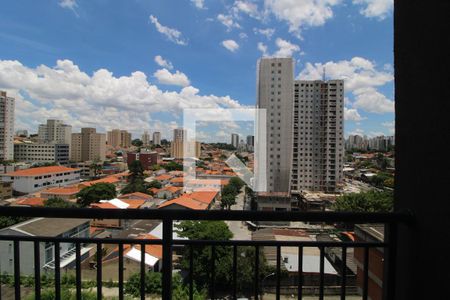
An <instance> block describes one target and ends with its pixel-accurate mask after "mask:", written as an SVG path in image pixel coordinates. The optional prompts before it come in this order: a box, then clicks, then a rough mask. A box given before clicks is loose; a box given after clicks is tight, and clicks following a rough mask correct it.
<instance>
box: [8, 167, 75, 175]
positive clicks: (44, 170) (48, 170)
mask: <svg viewBox="0 0 450 300" xmlns="http://www.w3.org/2000/svg"><path fill="white" fill-rule="evenodd" d="M78 170H79V169H74V168H67V167H63V166H49V167H38V168H30V169H25V170H18V171H15V172H10V173H6V174H5V175H7V176H18V177H19V176H38V175H46V174H54V173H64V172H74V171H78Z"/></svg>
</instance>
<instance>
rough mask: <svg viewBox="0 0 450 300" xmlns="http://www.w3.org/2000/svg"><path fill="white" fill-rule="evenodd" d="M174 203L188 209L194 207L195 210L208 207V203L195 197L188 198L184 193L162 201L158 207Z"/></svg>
mask: <svg viewBox="0 0 450 300" xmlns="http://www.w3.org/2000/svg"><path fill="white" fill-rule="evenodd" d="M174 204H176V205H180V206H184V207H186V208H189V209H195V210H203V209H207V208H208V204H206V203H203V202H201V201H198V200H195V199H192V198H189V197H187V196H186V195H183V196H181V197H178V198H175V199H172V200H169V201H166V202H164V203H162V204H161V205H159V206H158V208H163V207H166V206H170V205H174Z"/></svg>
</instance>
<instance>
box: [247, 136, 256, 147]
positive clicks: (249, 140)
mask: <svg viewBox="0 0 450 300" xmlns="http://www.w3.org/2000/svg"><path fill="white" fill-rule="evenodd" d="M247 146H252V147H253V146H255V136H254V135H247Z"/></svg>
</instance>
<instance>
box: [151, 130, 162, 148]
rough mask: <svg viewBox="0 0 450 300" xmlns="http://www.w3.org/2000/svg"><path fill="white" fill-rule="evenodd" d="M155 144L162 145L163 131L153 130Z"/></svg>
mask: <svg viewBox="0 0 450 300" xmlns="http://www.w3.org/2000/svg"><path fill="white" fill-rule="evenodd" d="M152 142H153V145H161V132H159V131H155V132H153V139H152Z"/></svg>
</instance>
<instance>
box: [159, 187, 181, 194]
mask: <svg viewBox="0 0 450 300" xmlns="http://www.w3.org/2000/svg"><path fill="white" fill-rule="evenodd" d="M182 189H183V188H181V187H178V186H166V187H163V188H162V189H160V190H159V191H168V192H171V193H176V192H179V191H181V190H182Z"/></svg>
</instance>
